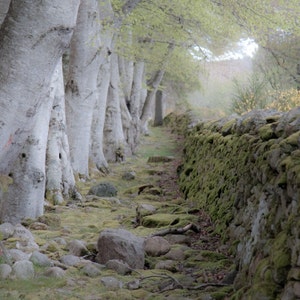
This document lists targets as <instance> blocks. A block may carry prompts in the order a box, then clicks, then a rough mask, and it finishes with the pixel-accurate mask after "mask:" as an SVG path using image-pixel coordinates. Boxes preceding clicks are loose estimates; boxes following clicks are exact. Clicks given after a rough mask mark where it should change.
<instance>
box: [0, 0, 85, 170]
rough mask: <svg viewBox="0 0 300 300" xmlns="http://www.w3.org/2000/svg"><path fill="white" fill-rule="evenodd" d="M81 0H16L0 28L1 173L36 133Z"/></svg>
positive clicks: (11, 4) (9, 167) (8, 167)
mask: <svg viewBox="0 0 300 300" xmlns="http://www.w3.org/2000/svg"><path fill="white" fill-rule="evenodd" d="M78 4H79V0H78V1H76V0H72V1H71V0H68V1H59V0H54V1H40V2H38V3H37V2H36V1H12V2H11V3H10V7H9V11H8V13H7V15H6V18H5V20H4V22H3V23H2V26H1V31H0V112H1V113H0V136H1V139H0V173H2V174H7V173H8V172H9V171H10V170H11V166H12V162H14V161H16V160H17V158H18V155H19V153H21V149H22V147H23V145H24V143H25V141H26V139H27V138H28V136H30V135H31V131H32V129H33V127H34V125H35V124H36V120H37V117H38V112H39V111H40V109H41V108H42V106H43V102H44V101H45V100H46V99H47V93H48V89H49V84H50V81H51V76H52V74H53V72H54V69H55V67H56V65H57V63H58V60H59V58H60V57H61V56H62V53H63V52H64V51H65V49H66V48H67V47H68V45H69V42H70V38H71V35H72V33H73V28H74V26H75V24H76V14H77V9H78Z"/></svg>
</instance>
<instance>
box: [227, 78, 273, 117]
mask: <svg viewBox="0 0 300 300" xmlns="http://www.w3.org/2000/svg"><path fill="white" fill-rule="evenodd" d="M233 83H234V94H233V103H232V107H231V110H232V112H234V113H237V114H243V113H245V112H249V111H251V110H253V109H259V108H264V107H265V106H266V101H267V100H266V99H267V98H266V95H265V87H266V84H267V83H266V81H265V80H264V79H261V78H259V76H257V75H256V74H253V75H251V76H249V77H248V79H247V81H246V83H244V84H243V83H241V82H240V81H239V80H238V79H236V78H235V79H234V80H233Z"/></svg>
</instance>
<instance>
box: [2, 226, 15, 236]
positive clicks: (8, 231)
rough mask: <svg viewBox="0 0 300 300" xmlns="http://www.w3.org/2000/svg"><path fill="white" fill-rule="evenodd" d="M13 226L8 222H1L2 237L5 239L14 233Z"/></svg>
mask: <svg viewBox="0 0 300 300" xmlns="http://www.w3.org/2000/svg"><path fill="white" fill-rule="evenodd" d="M14 231H15V226H14V225H12V224H10V223H3V224H1V225H0V233H1V234H2V239H3V240H6V239H8V238H9V237H11V236H12V235H13V234H14Z"/></svg>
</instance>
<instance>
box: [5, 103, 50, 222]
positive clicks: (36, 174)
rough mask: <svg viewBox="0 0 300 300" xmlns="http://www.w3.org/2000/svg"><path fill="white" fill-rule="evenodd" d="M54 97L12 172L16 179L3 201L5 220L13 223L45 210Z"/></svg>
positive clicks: (42, 110) (43, 107)
mask: <svg viewBox="0 0 300 300" xmlns="http://www.w3.org/2000/svg"><path fill="white" fill-rule="evenodd" d="M51 105H52V103H51V101H50V100H49V101H44V102H43V104H42V105H41V106H40V109H39V111H38V113H37V117H36V123H35V126H34V128H33V130H32V131H31V134H30V136H28V138H27V139H26V141H25V143H24V146H23V147H22V150H21V152H20V153H19V155H18V157H17V159H16V160H15V161H14V163H13V164H12V165H11V169H10V172H9V176H10V177H11V178H12V180H13V182H12V184H11V185H9V187H8V191H7V192H6V193H4V197H3V200H2V202H1V209H0V212H1V217H0V219H1V221H2V222H10V223H12V224H17V223H19V222H20V221H21V220H22V219H25V218H31V219H35V218H37V217H38V216H40V215H42V214H43V211H44V208H43V207H44V194H45V178H46V176H45V156H46V145H47V133H48V126H49V119H50V111H51Z"/></svg>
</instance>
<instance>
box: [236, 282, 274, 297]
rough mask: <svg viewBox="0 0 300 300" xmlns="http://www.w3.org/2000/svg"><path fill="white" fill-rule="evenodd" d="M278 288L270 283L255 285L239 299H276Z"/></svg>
mask: <svg viewBox="0 0 300 300" xmlns="http://www.w3.org/2000/svg"><path fill="white" fill-rule="evenodd" d="M279 291H280V287H279V286H278V285H276V284H272V283H270V282H268V283H266V282H261V283H256V284H254V285H252V286H251V288H250V289H249V290H248V291H247V292H246V293H245V294H244V295H243V297H242V298H241V299H249V300H250V299H276V296H277V294H278V293H279Z"/></svg>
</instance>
